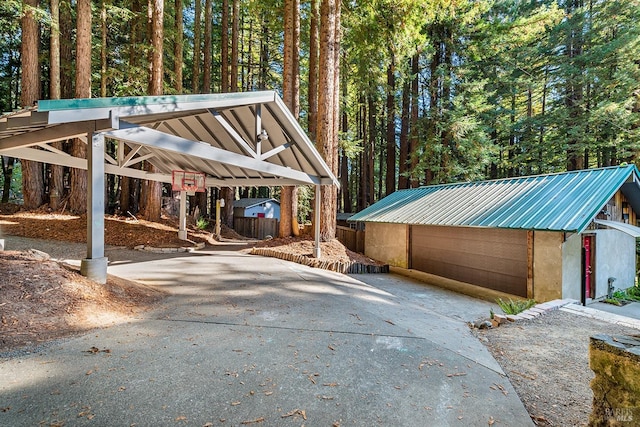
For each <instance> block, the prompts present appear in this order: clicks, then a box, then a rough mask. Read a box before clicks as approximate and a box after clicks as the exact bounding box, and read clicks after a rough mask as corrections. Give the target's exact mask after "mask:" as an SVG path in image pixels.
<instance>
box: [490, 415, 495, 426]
mask: <svg viewBox="0 0 640 427" xmlns="http://www.w3.org/2000/svg"><path fill="white" fill-rule="evenodd" d="M495 423H496V420H494V419H493V417H489V425H490V426H492V425H494V424H495Z"/></svg>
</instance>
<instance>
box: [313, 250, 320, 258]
mask: <svg viewBox="0 0 640 427" xmlns="http://www.w3.org/2000/svg"><path fill="white" fill-rule="evenodd" d="M313 257H314V258H320V248H313Z"/></svg>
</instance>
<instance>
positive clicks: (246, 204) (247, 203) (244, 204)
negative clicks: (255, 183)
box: [233, 197, 280, 209]
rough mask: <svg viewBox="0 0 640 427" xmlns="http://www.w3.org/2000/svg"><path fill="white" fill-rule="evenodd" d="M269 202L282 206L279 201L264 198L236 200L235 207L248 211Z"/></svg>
mask: <svg viewBox="0 0 640 427" xmlns="http://www.w3.org/2000/svg"><path fill="white" fill-rule="evenodd" d="M267 202H274V203H277V204H278V205H280V202H279V201H277V200H276V199H272V198H268V197H264V198H246V199H240V200H234V201H233V207H234V208H245V209H247V208H252V207H254V206H259V205H262V204H264V203H267Z"/></svg>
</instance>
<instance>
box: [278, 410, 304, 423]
mask: <svg viewBox="0 0 640 427" xmlns="http://www.w3.org/2000/svg"><path fill="white" fill-rule="evenodd" d="M294 415H302V418H303V419H305V420H306V419H307V413H306V412H305V411H304V410H303V409H294V410H293V411H290V412H287V413H286V414H284V415H282V418H287V417H292V416H294Z"/></svg>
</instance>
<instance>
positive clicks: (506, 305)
mask: <svg viewBox="0 0 640 427" xmlns="http://www.w3.org/2000/svg"><path fill="white" fill-rule="evenodd" d="M496 303H498V305H499V306H500V308H501V309H502V311H503V312H504V313H505V314H513V315H516V314H520V313H522V312H523V311H525V310H527V309H529V308H531V307H533V306H534V305H536V302H535V300H532V299H528V300H513V299H511V298H509V299H508V300H507V301H505V300H503V299H502V298H498V299H497V300H496Z"/></svg>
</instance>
